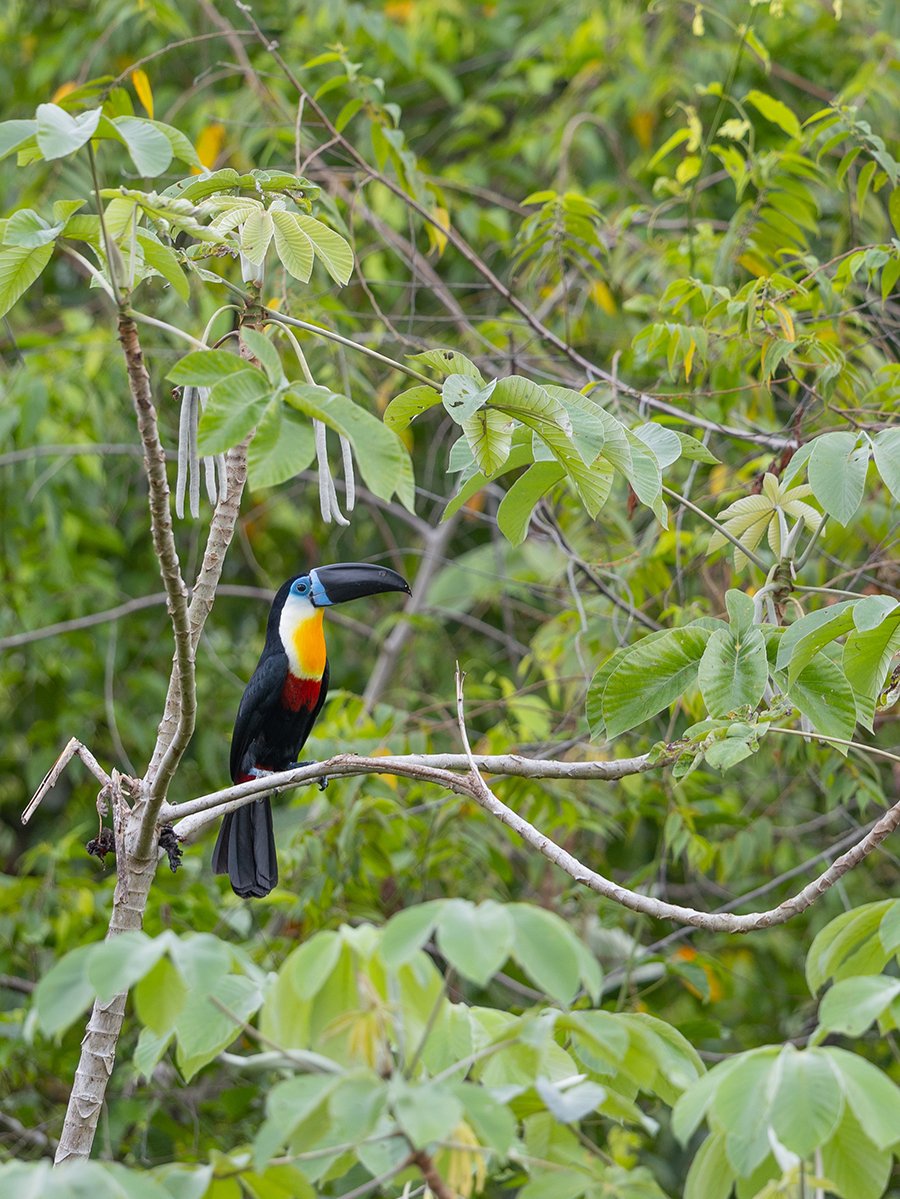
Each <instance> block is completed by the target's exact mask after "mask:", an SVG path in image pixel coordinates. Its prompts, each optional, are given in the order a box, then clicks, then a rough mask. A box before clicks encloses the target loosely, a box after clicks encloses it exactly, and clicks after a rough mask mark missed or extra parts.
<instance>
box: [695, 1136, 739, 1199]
mask: <svg viewBox="0 0 900 1199" xmlns="http://www.w3.org/2000/svg"><path fill="white" fill-rule="evenodd" d="M733 1182H734V1170H732V1168H731V1166H730V1165H729V1163H728V1158H727V1156H726V1155H725V1138H724V1136H723V1135H722V1134H721V1133H718V1132H716V1133H712V1134H711V1135H710V1136H708V1137H707V1138H706V1140H705V1141H704V1142H703V1144H702V1145H701V1146H700V1148H699V1149H698V1150H697V1152H696V1154H695V1155H694V1160H693V1161H692V1162H691V1168H690V1169H689V1170H688V1174H687V1178H686V1179H685V1185H684V1199H728V1197H729V1195H730V1194H731V1187H732V1184H733Z"/></svg>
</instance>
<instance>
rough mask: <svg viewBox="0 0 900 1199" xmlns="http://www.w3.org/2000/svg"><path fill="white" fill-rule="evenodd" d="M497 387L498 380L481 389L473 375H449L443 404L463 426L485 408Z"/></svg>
mask: <svg viewBox="0 0 900 1199" xmlns="http://www.w3.org/2000/svg"><path fill="white" fill-rule="evenodd" d="M496 386H497V382H496V380H493V381H492V382H491V383H488V385H487V386H486V387H481V386H479V383H478V380H477V379H473V378H472V377H471V375H448V376H447V378H446V379H445V380H444V386H443V387H442V388H441V403H442V404H443V405H444V407H445V408H446V410H447V413H448V414H449V415H450V416H452V417H453V419H454V420H455V421H456V423H457V424H458V425H461V424H462V423H463V422H464V421H465V420H466V419H467V418H468V417H470V416H472V415H473V414H474V413H476V412H477V411H478V409H479V408H483V407H484V405H485V404H486V403H487V402H488V400H489V399H490V396H491V393H492V392H493V391H494V389H495V388H496ZM422 390H423V391H424V390H427V389H426V388H423V389H422Z"/></svg>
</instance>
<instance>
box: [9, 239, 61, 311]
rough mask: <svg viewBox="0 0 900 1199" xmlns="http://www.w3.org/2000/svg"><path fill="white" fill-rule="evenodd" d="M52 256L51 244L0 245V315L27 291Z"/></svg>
mask: <svg viewBox="0 0 900 1199" xmlns="http://www.w3.org/2000/svg"><path fill="white" fill-rule="evenodd" d="M52 256H53V245H52V244H51V245H47V246H35V247H34V248H33V249H30V248H29V247H27V246H3V247H0V316H5V315H6V313H7V312H9V310H10V308H12V306H13V304H15V302H16V300H18V298H19V297H20V296H21V295H23V294H24V293H25V292H26V291H28V289H29V287H31V285H32V283H34V281H35V279H37V277H38V276H39V275H40V273H41V271H42V270H43V269H44V267H45V266H46V265H47V263H48V262H49V261H50V259H51V257H52Z"/></svg>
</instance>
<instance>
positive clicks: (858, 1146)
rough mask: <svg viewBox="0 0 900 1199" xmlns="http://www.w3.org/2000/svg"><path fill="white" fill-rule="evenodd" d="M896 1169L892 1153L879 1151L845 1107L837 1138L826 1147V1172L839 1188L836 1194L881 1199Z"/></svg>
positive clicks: (823, 1150) (824, 1161)
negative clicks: (893, 1169)
mask: <svg viewBox="0 0 900 1199" xmlns="http://www.w3.org/2000/svg"><path fill="white" fill-rule="evenodd" d="M892 1166H893V1155H892V1153H891V1152H890V1150H885V1151H884V1152H879V1150H878V1149H877V1148H876V1146H875V1145H873V1143H872V1142H871V1140H870V1139H869V1137H868V1136H867V1135H866V1132H865V1131H864V1129H863V1128H861V1127H860V1123H859V1121H858V1120H857V1119H856V1118H855V1117H854V1115H853V1112H852V1111H850V1109H849V1108H847V1107H845V1110H844V1118H843V1119H842V1120H841V1122H840V1124H839V1125H838V1127H837V1129H836V1131H835V1133H834V1136H833V1137H832V1138H831V1140H830V1141H829V1142H828V1143H827V1144H826V1145H823V1146H822V1173H823V1174H824V1175H825V1177H826V1178H827V1179H828V1180H829V1181H830V1182H831V1183H832V1185H833V1186H834V1187H835V1188H836V1191H835V1193H836V1194H839V1195H846V1196H850V1195H852V1196H853V1199H881V1197H882V1195H884V1193H885V1190H886V1188H887V1185H888V1182H889V1180H890V1176H891V1168H892Z"/></svg>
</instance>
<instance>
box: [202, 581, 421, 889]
mask: <svg viewBox="0 0 900 1199" xmlns="http://www.w3.org/2000/svg"><path fill="white" fill-rule="evenodd" d="M382 591H405V592H406V593H407V595H409V594H410V590H409V584H408V583H407V581H406V579H404V578H403V576H402V575H399V574H397V572H396V571H394V570H388V568H387V567H386V566H373V565H370V564H368V563H366V562H339V563H337V564H336V565H334V566H317V567H316V568H315V569H314V570H311V571H309V573H308V574H305V575H298V576H296V577H295V578H292V579H288V580H287V582H286V583H284V584H282V586H281V587H279V589H278V591H277V593H276V595H275V599H274V600H273V601H272V608H271V611H270V612H269V621H268V625H267V626H266V644H265V646H264V648H263V652H262V654H261V655H260V659H259V662H258V663H257V665H256V670H254V672H253V675H252V677H251V679H250V682H249V683H248V684H247V686H246V688H245V689H244V694H243V696H242V697H241V702H240V706H239V707H238V712H237V717H236V718H235V722H234V733H233V734H232V738H231V779H232V782H234V783H245V782H247V781H248V780H250V779H253V778H259V777H260V776H261V775H264V774H268V773H271V772H273V771H277V770H289V769H291V768H292V767H296V766H298V765H299V766H302V765H306V763H303V762H298V761H297V755H298V754H299V752H300V750H301V749H302V748H303V745H304V743H305V742H306V739H307V737H308V736H309V734H310V733H311V732H312V727H313V725H314V724H315V723H316V718H317V717H318V715H319V712H320V711H321V709H322V704H323V703H324V702H325V696H326V694H327V692H328V678H329V670H328V658H327V656H326V651H325V632H324V629H323V617H324V615H325V613H324V609H325V608H327V607H329V606H330V605H332V604H344V603H346V602H347V601H348V600H355V599H361V598H362V597H363V596H366V595H377V594H378V593H379V592H382ZM213 870H214V871H215V873H216V874H227V875H228V877H229V879H230V880H231V887H232V890H233V891H234V893H235V894H236V895H240V896H241V898H243V899H247V898H251V897H252V898H261V897H262V896H263V895H268V894H269V892H270V891H271V890H272V888H273V887H274V886H275V885H276V883H277V882H278V862H277V859H276V856H275V837H274V834H273V831H272V806H271V804H270V803H269V800H268V798H265V799H261V800H257V801H256V802H255V803H250V804H245V805H244V807H242V808H238V810H237V811H236V812H230V813H229V814H228V815H227V816H226V817H225V819H224V820H223V821H222V827H221V828H220V829H219V837H218V840H217V841H216V847H215V849H214V850H213Z"/></svg>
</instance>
